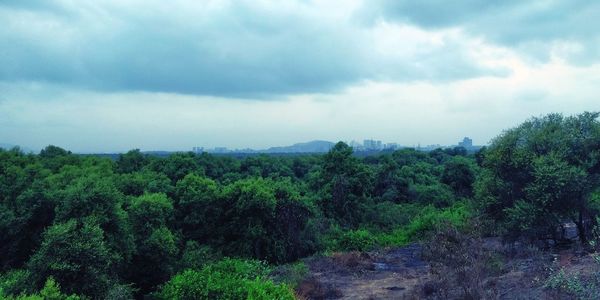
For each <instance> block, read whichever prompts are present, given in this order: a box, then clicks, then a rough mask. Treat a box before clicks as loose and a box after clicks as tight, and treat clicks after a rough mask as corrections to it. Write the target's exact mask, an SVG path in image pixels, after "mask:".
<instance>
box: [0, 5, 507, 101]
mask: <svg viewBox="0 0 600 300" xmlns="http://www.w3.org/2000/svg"><path fill="white" fill-rule="evenodd" d="M100 3H102V4H100ZM119 3H120V2H119V1H115V2H94V1H44V2H38V1H6V2H2V3H1V4H0V20H2V21H0V24H3V25H4V26H1V27H0V41H2V43H3V47H2V48H1V49H0V65H2V66H3V67H2V68H0V81H4V82H29V81H34V82H45V83H51V84H59V85H73V86H76V87H78V88H88V89H95V90H101V91H128V90H134V91H151V92H173V93H185V94H202V95H215V96H225V97H270V96H273V95H281V94H292V93H310V92H328V91H333V90H337V89H340V88H343V87H345V86H347V85H350V84H353V83H356V82H359V81H361V80H368V79H378V78H386V79H390V80H454V79H462V78H470V77H475V76H481V75H492V76H495V75H498V71H497V70H489V69H487V68H485V67H482V66H479V65H477V63H476V62H473V61H471V60H469V59H468V57H465V54H464V53H463V52H464V51H465V49H461V48H460V45H452V44H450V45H449V46H448V47H442V48H440V49H436V50H433V51H435V52H433V53H429V54H428V55H419V56H418V57H410V58H408V59H406V60H402V59H399V60H394V61H384V60H381V59H379V58H378V57H377V53H374V52H373V51H372V49H370V45H369V44H368V40H369V38H368V36H367V33H365V32H364V31H363V30H362V29H361V28H356V27H354V26H353V24H350V23H343V22H339V20H336V19H330V18H328V16H327V15H326V14H325V13H322V12H315V11H314V8H312V7H311V5H312V4H310V3H303V2H297V3H295V2H294V4H293V5H292V6H293V7H291V8H281V9H278V6H277V5H274V6H273V7H269V8H266V7H263V6H261V5H259V4H257V3H256V2H250V1H249V2H243V1H242V2H235V4H231V3H229V2H226V1H223V2H221V4H220V5H217V6H216V7H212V6H211V3H215V2H212V1H207V2H195V1H178V2H169V4H166V2H162V1H157V2H154V1H140V2H137V4H138V5H131V3H132V2H131V1H130V2H125V3H127V4H128V5H120V4H119ZM133 3H134V4H135V3H136V2H133ZM198 3H200V4H198ZM436 55H443V56H438V57H436ZM440 57H443V59H441V58H440Z"/></svg>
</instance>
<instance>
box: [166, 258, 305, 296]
mask: <svg viewBox="0 0 600 300" xmlns="http://www.w3.org/2000/svg"><path fill="white" fill-rule="evenodd" d="M268 273H269V268H268V267H267V266H266V265H265V264H263V263H261V262H258V261H253V260H239V259H229V258H226V259H224V260H222V261H220V262H217V263H214V264H210V265H207V266H205V267H204V268H202V270H200V271H194V270H186V271H184V272H183V273H180V274H178V275H176V276H174V277H173V278H171V280H169V281H168V282H167V283H166V284H165V285H164V286H163V288H162V289H161V290H160V291H159V292H158V293H156V296H157V298H159V299H211V300H212V299H294V294H293V292H292V291H291V289H290V288H289V287H288V286H287V285H285V284H275V283H274V282H273V281H272V280H270V279H268V277H267V276H268Z"/></svg>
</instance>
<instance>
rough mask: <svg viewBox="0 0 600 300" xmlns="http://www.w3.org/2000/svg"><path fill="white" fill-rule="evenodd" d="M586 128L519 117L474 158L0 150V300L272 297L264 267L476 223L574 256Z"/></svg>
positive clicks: (597, 208) (599, 179)
mask: <svg viewBox="0 0 600 300" xmlns="http://www.w3.org/2000/svg"><path fill="white" fill-rule="evenodd" d="M598 116H599V115H598V114H595V113H584V114H581V115H578V116H573V117H563V116H561V115H556V114H552V115H548V116H545V117H541V118H533V119H531V120H529V121H527V122H525V123H523V124H521V125H520V126H518V127H515V128H513V129H510V130H508V131H505V132H504V133H502V134H501V135H500V136H498V137H497V138H496V139H494V140H493V142H492V143H491V145H490V146H489V147H487V148H485V149H482V150H481V151H479V152H477V153H475V154H472V153H471V154H469V153H467V151H466V149H464V148H449V149H438V150H434V151H431V152H423V151H418V150H415V149H401V150H398V151H394V152H382V153H378V154H376V155H371V156H367V157H362V158H361V157H359V156H357V155H356V153H354V152H353V149H352V148H351V147H349V146H348V145H346V144H344V143H342V142H340V143H338V144H336V145H335V146H334V147H333V148H332V149H331V150H330V151H329V152H328V153H326V154H324V155H316V154H315V155H294V156H275V155H273V156H270V155H250V156H246V157H230V156H217V155H211V154H207V153H202V154H195V153H174V154H171V155H168V156H165V157H161V156H156V155H149V154H145V153H142V152H140V151H139V150H132V151H129V152H127V153H125V154H121V155H119V156H118V157H116V158H115V159H114V160H111V159H110V158H107V157H101V156H94V155H77V154H73V153H71V152H69V151H67V150H64V149H61V148H59V147H56V146H48V147H47V148H45V149H43V150H42V151H41V152H40V154H39V155H34V154H25V153H23V152H22V151H20V150H19V149H11V150H4V149H0V254H1V255H0V298H2V297H21V296H22V297H26V296H27V295H32V296H31V297H45V296H43V295H50V294H52V295H57V296H56V297H55V298H56V299H77V297H80V296H81V297H89V298H94V299H103V298H110V299H129V298H131V297H136V298H142V297H144V296H148V297H155V298H163V299H188V298H189V297H192V298H199V299H219V298H220V299H245V298H252V299H272V298H273V297H275V298H280V299H286V298H290V297H293V293H292V292H291V291H290V288H289V287H288V286H286V285H284V284H281V283H275V282H273V281H272V280H271V279H270V277H269V276H270V275H269V270H270V269H269V267H268V265H267V264H284V263H290V262H294V261H297V260H298V259H300V258H303V257H307V256H310V255H312V254H314V253H318V252H320V251H325V252H327V251H340V250H367V249H372V248H373V247H377V246H394V245H402V244H404V243H407V242H409V241H412V240H415V239H418V238H420V237H421V236H423V235H424V233H426V232H427V231H428V230H432V229H434V228H435V227H436V226H445V225H446V224H453V225H457V226H458V225H460V224H462V225H464V224H466V220H467V219H469V218H471V217H476V216H478V215H482V216H483V218H481V219H483V220H486V221H489V222H490V223H491V224H490V225H492V226H490V228H491V229H492V230H489V233H490V234H497V233H500V234H505V235H506V236H508V237H512V238H519V237H529V238H534V239H539V238H542V239H548V238H554V239H556V238H558V236H557V234H556V233H557V229H559V228H560V226H561V225H562V224H563V223H564V222H567V221H573V222H575V224H577V227H578V230H579V232H580V238H581V240H582V242H586V241H587V239H589V238H590V237H592V232H593V228H594V226H595V225H596V222H597V221H596V217H597V216H598V213H599V212H600V190H599V188H600V124H599V122H598ZM596 232H598V231H597V230H596ZM40 295H42V296H40ZM69 297H70V298H69ZM32 299H37V298H32Z"/></svg>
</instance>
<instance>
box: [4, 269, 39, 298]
mask: <svg viewBox="0 0 600 300" xmlns="http://www.w3.org/2000/svg"><path fill="white" fill-rule="evenodd" d="M29 276H30V273H29V271H27V270H11V271H9V272H7V273H6V274H2V276H0V299H1V297H2V296H10V295H13V296H14V295H19V294H24V293H28V292H32V291H31V288H32V286H31V283H30V279H29Z"/></svg>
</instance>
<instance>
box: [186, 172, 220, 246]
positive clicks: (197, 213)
mask: <svg viewBox="0 0 600 300" xmlns="http://www.w3.org/2000/svg"><path fill="white" fill-rule="evenodd" d="M175 190H176V192H175V194H176V197H175V199H176V201H175V210H176V211H175V214H176V219H177V222H178V224H179V227H180V228H181V230H182V233H183V236H184V237H185V239H191V240H196V241H206V240H209V239H211V238H213V237H214V236H215V234H216V233H217V232H218V230H219V229H218V227H219V226H220V225H221V224H220V223H219V217H220V216H221V214H222V208H223V207H222V205H223V203H221V201H220V200H221V191H220V188H219V186H218V185H217V183H216V182H214V181H213V180H211V179H208V178H205V177H202V176H199V175H196V174H193V173H192V174H188V175H187V176H185V177H184V178H183V179H182V180H180V181H178V182H177V186H176V188H175Z"/></svg>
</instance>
